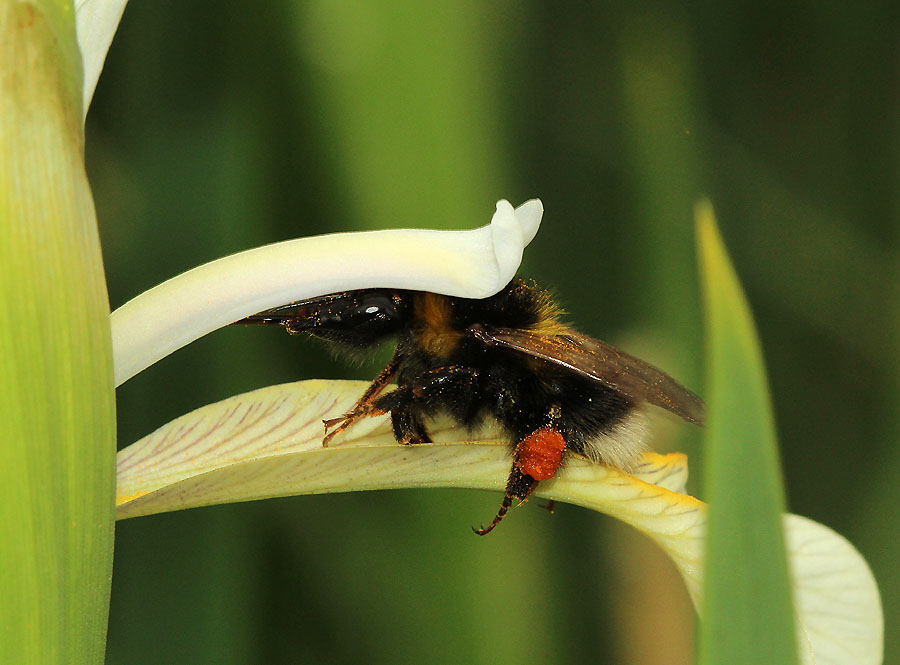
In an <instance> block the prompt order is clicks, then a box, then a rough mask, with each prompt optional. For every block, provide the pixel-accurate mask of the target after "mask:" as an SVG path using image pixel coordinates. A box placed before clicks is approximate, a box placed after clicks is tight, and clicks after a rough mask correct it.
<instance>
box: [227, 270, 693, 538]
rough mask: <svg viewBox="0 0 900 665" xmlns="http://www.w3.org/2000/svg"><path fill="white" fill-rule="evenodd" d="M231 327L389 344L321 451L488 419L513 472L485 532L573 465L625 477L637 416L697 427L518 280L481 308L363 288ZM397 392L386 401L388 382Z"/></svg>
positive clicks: (683, 395)
mask: <svg viewBox="0 0 900 665" xmlns="http://www.w3.org/2000/svg"><path fill="white" fill-rule="evenodd" d="M238 323H244V324H251V323H252V324H262V325H274V326H281V327H283V328H284V329H285V330H287V332H288V333H290V334H300V333H308V334H311V335H314V336H316V337H319V338H322V339H325V340H328V341H331V342H334V343H336V344H338V345H340V346H343V347H348V348H350V349H365V348H368V347H372V346H375V345H378V344H380V343H383V342H385V341H387V340H389V339H396V340H397V346H396V349H395V351H394V354H393V357H392V358H391V360H390V362H389V363H388V364H387V366H386V367H385V368H384V369H382V370H381V372H379V374H378V376H376V377H375V379H374V380H373V381H372V383H371V385H370V386H369V387H368V389H366V391H365V392H364V393H363V394H362V396H361V397H360V398H359V401H358V402H357V403H356V405H355V406H354V407H353V408H352V409H351V410H350V411H349V412H347V413H345V414H343V415H341V416H339V417H335V418H333V419H330V420H325V421H323V422H324V424H325V430H326V435H325V438H324V440H323V445H328V443H329V441H331V439H333V438H334V436H336V435H337V434H339V433H340V432H342V431H344V430H346V429H347V428H348V427H350V426H352V425H353V424H354V423H355V422H357V421H358V420H360V419H361V418H368V417H371V416H378V415H383V414H388V413H389V414H390V417H391V424H392V427H393V431H394V436H395V438H396V439H397V441H398V442H399V443H401V444H404V445H414V444H417V443H427V442H430V441H431V439H430V437H429V435H428V429H427V427H426V422H427V421H428V419H429V418H431V417H433V416H435V415H437V414H439V413H446V414H448V415H450V416H451V417H452V418H453V419H454V420H455V421H456V422H458V423H459V424H460V425H462V426H465V427H467V428H468V429H469V430H472V429H474V428H475V427H476V426H478V425H480V424H482V423H483V421H484V419H485V418H488V417H491V418H494V419H495V420H496V421H497V422H498V423H499V425H500V426H501V428H502V429H503V431H504V432H505V433H506V434H507V435H508V436H509V439H510V441H511V442H512V447H513V463H512V468H511V470H510V473H509V477H508V479H507V481H506V492H505V495H504V497H503V502H502V503H501V505H500V509H499V511H498V512H497V515H496V516H495V517H494V519H493V521H491V523H490V524H488V525H487V526H482V527H480V528H478V529H473V530H474V531H475V533H477V534H478V535H482V536H483V535H486V534H487V533H489V532H490V531H491V530H492V529H493V528H494V527H495V526H497V524H499V523H500V521H501V520H502V519H503V517H504V515H506V513H507V511H508V510H509V508H510V506H511V505H512V503H513V501H514V500H515V501H518V502H519V503H522V502H524V501H525V500H526V499H527V498H528V497H529V496H530V495H531V493H532V492H533V491H534V490H535V488H536V487H537V485H538V483H540V482H541V481H543V480H549V479H550V478H553V477H554V476H555V475H556V473H557V470H558V469H559V468H560V466H562V465H563V463H564V462H565V460H566V458H567V457H568V456H570V455H580V456H584V457H587V458H589V459H592V460H595V461H597V462H602V463H605V464H608V465H610V466H613V467H616V468H619V469H623V470H626V471H627V470H628V469H629V468H630V467H631V465H632V464H633V463H634V462H635V460H636V459H637V457H638V456H639V455H640V453H641V452H642V451H643V450H644V445H645V444H644V437H643V436H642V431H641V429H642V428H641V426H640V421H641V413H640V410H639V408H638V407H640V406H641V405H643V404H645V403H648V404H652V405H654V406H657V407H661V408H663V409H666V410H668V411H671V412H672V413H675V414H676V415H678V416H681V417H682V418H684V419H685V420H688V421H690V422H693V423H697V424H700V423H702V420H703V411H704V406H703V402H702V401H701V400H700V398H699V397H697V396H696V395H695V394H694V393H692V392H691V391H689V390H688V389H687V388H684V387H683V386H682V385H680V384H679V383H677V382H676V381H675V380H674V379H672V378H671V377H669V376H668V375H667V374H665V373H664V372H662V371H660V370H658V369H656V368H655V367H652V366H651V365H649V364H647V363H645V362H643V361H641V360H638V359H637V358H634V357H632V356H630V355H628V354H626V353H623V352H622V351H619V350H618V349H615V348H613V347H612V346H610V345H608V344H606V343H604V342H601V341H599V340H596V339H593V338H591V337H588V336H586V335H582V334H581V333H578V332H576V331H575V330H573V329H571V328H569V327H568V326H567V325H565V324H563V323H562V322H561V321H560V311H559V309H558V308H557V306H556V305H555V304H554V302H553V300H552V299H551V297H550V295H549V294H548V293H547V292H546V291H544V290H542V289H540V288H539V287H537V286H536V285H535V284H533V283H530V282H525V281H522V280H518V279H516V280H513V281H512V282H510V283H509V284H508V285H507V286H506V287H505V288H504V289H503V290H502V291H500V292H499V293H497V294H496V295H494V296H491V297H489V298H484V299H468V298H457V297H451V296H444V295H439V294H436V293H429V292H424V291H407V290H397V289H377V288H376V289H363V290H358V291H346V292H343V293H335V294H332V295H327V296H321V297H317V298H311V299H309V300H303V301H299V302H295V303H291V304H289V305H285V306H283V307H278V308H276V309H273V310H269V311H267V312H262V313H260V314H255V315H253V316H250V317H248V318H246V319H242V320H241V321H239V322H238ZM391 381H395V382H396V384H397V387H396V389H394V390H392V391H389V392H384V389H385V387H386V386H387V385H388V383H389V382H391Z"/></svg>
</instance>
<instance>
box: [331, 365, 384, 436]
mask: <svg viewBox="0 0 900 665" xmlns="http://www.w3.org/2000/svg"><path fill="white" fill-rule="evenodd" d="M400 359H401V355H400V354H398V353H395V354H394V357H393V358H391V361H390V362H389V363H388V364H387V365H385V367H384V369H382V370H381V371H380V372H379V373H378V376H376V377H375V379H374V380H373V381H372V383H371V384H369V387H368V388H366V392H364V393H363V394H362V397H360V398H359V400H358V401H357V402H356V404H355V405H354V406H353V408H352V409H350V411H348V412H347V413H345V414H344V415H342V416H340V417H338V418H331V419H329V420H323V421H322V423H323V424H324V425H325V431H326V435H325V438H324V439H322V447H323V448H324V447H327V446H328V443H329V441H331V440H332V439H333V438H334V437H335V436H336V435H337V434H340V433H341V432H343V431H344V430H345V429H347V428H348V427H350V426H351V425H353V423H355V422H356V421H357V420H359V419H361V418H370V417H372V416H380V415H382V414H384V413H387V410H386V409H379V408H378V407H377V406H376V405H375V403H376V401H377V398H378V395H379V394H380V393H381V391H382V390H384V387H385V386H386V385H387V384H388V382H389V381H390V380H391V377H392V376H393V375H394V373H395V372H396V371H397V366H398V365H399V364H400ZM332 427H333V428H334V429H331V428H332ZM330 429H331V431H330V432H329V431H328V430H330Z"/></svg>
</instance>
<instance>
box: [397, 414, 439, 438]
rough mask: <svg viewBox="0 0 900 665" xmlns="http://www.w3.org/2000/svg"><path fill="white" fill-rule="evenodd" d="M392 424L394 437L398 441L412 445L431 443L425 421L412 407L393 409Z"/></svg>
mask: <svg viewBox="0 0 900 665" xmlns="http://www.w3.org/2000/svg"><path fill="white" fill-rule="evenodd" d="M391 425H392V426H393V428H394V438H395V439H397V441H398V443H402V444H404V445H410V444H415V443H431V437H430V436H428V430H426V429H425V423H423V422H422V419H421V418H420V417H419V416H417V415H415V414H414V413H413V412H412V411H411V410H410V409H394V410H392V411H391Z"/></svg>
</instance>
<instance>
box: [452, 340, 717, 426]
mask: <svg viewBox="0 0 900 665" xmlns="http://www.w3.org/2000/svg"><path fill="white" fill-rule="evenodd" d="M468 330H469V332H470V333H471V334H472V335H473V336H474V337H475V338H476V339H478V340H479V341H480V342H481V343H482V344H485V345H486V346H502V347H504V348H507V349H513V350H515V351H518V352H520V353H522V354H524V355H527V356H531V357H534V358H540V359H541V360H546V361H547V362H551V363H554V364H556V365H559V366H560V367H565V368H566V369H569V370H571V371H572V372H575V373H576V374H580V375H582V376H585V377H587V378H589V379H593V380H595V381H599V382H600V383H602V384H604V385H606V386H609V387H610V388H613V389H615V390H618V391H619V392H620V393H622V394H624V395H627V396H628V397H631V398H633V399H635V400H638V401H642V402H648V403H649V404H653V405H655V406H658V407H661V408H663V409H666V410H667V411H671V412H672V413H674V414H677V415H679V416H681V417H682V418H684V419H686V420H690V421H691V422H694V423H697V424H702V422H703V415H704V410H705V409H704V404H703V400H701V399H700V398H699V397H697V396H696V395H695V394H694V393H692V392H691V391H690V390H688V389H687V388H685V387H684V386H682V385H681V384H680V383H678V382H677V381H676V380H675V379H673V378H672V377H670V376H669V375H668V374H666V373H665V372H663V371H661V370H659V369H657V368H655V367H653V366H652V365H649V364H648V363H645V362H644V361H643V360H639V359H637V358H635V357H634V356H630V355H628V354H627V353H624V352H622V351H619V350H618V349H616V348H615V347H613V346H610V345H609V344H607V343H605V342H601V341H600V340H598V339H594V338H592V337H588V336H587V335H582V334H581V333H578V332H576V331H574V330H566V332H565V333H564V334H557V335H542V334H539V333H534V332H530V331H527V330H520V329H516V328H493V327H490V326H484V325H474V326H470V327H469V329H468Z"/></svg>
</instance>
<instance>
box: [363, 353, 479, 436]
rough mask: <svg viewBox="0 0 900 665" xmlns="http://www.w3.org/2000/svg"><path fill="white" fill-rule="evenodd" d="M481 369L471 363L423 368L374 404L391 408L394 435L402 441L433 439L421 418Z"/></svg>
mask: <svg viewBox="0 0 900 665" xmlns="http://www.w3.org/2000/svg"><path fill="white" fill-rule="evenodd" d="M477 376H478V372H477V371H476V370H474V369H472V368H470V367H461V366H458V365H448V366H446V367H437V368H435V369H431V370H428V371H427V372H422V373H421V374H419V375H417V376H416V377H414V378H413V379H412V380H411V381H407V382H404V383H403V384H401V385H400V386H399V387H398V388H397V389H396V390H394V391H393V392H390V393H388V394H387V395H384V396H382V397H379V398H378V399H377V400H375V402H374V407H375V408H376V409H379V410H380V411H382V412H384V411H390V412H391V424H392V425H393V427H394V438H396V439H397V441H398V442H399V443H402V444H416V443H431V437H430V436H429V435H428V430H427V429H426V428H425V424H424V422H423V420H422V413H423V412H424V413H428V412H431V411H434V410H436V408H439V407H440V406H444V401H445V398H446V397H447V396H448V394H450V393H452V392H453V391H455V390H459V388H460V387H461V386H462V385H464V384H466V383H469V384H471V383H473V382H474V381H475V379H476V378H477Z"/></svg>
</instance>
